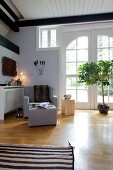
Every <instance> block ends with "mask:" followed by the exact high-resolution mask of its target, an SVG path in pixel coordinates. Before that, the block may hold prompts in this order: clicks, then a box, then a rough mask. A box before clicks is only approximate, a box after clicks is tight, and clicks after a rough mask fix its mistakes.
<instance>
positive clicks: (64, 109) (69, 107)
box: [61, 99, 75, 115]
mask: <svg viewBox="0 0 113 170" xmlns="http://www.w3.org/2000/svg"><path fill="white" fill-rule="evenodd" d="M74 110H75V100H71V99H62V100H61V113H62V114H64V115H73V114H74Z"/></svg>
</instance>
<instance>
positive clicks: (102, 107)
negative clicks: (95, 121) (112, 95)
mask: <svg viewBox="0 0 113 170" xmlns="http://www.w3.org/2000/svg"><path fill="white" fill-rule="evenodd" d="M97 108H98V110H99V112H100V113H102V114H108V111H109V106H108V105H106V104H98V106H97Z"/></svg>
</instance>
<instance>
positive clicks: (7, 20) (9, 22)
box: [0, 9, 19, 32]
mask: <svg viewBox="0 0 113 170" xmlns="http://www.w3.org/2000/svg"><path fill="white" fill-rule="evenodd" d="M0 19H1V20H2V21H3V22H4V23H5V24H6V25H8V26H9V27H10V28H11V29H12V30H13V31H15V32H19V28H18V27H17V26H16V24H15V22H13V21H12V20H11V19H10V18H9V17H8V16H7V15H6V14H5V13H4V11H2V10H1V9H0Z"/></svg>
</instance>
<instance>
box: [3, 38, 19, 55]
mask: <svg viewBox="0 0 113 170" xmlns="http://www.w3.org/2000/svg"><path fill="white" fill-rule="evenodd" d="M0 45H1V46H3V47H5V48H7V49H9V50H11V51H13V52H15V53H16V54H19V47H18V46H17V45H15V44H14V43H12V42H11V41H9V40H8V39H6V38H5V37H3V36H2V35H0Z"/></svg>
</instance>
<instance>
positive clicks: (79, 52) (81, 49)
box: [66, 36, 89, 106]
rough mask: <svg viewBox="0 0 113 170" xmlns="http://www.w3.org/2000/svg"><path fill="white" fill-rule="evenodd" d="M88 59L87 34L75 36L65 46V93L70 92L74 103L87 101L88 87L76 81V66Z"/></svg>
mask: <svg viewBox="0 0 113 170" xmlns="http://www.w3.org/2000/svg"><path fill="white" fill-rule="evenodd" d="M86 61H88V36H81V37H77V38H76V39H75V40H73V41H72V42H70V44H68V46H67V48H66V94H71V96H72V99H74V100H75V102H76V104H77V103H79V104H80V103H81V104H82V106H83V104H85V103H88V96H89V95H88V93H89V92H88V87H85V85H84V84H78V83H77V70H78V67H79V66H80V65H81V64H83V63H84V62H86Z"/></svg>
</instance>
